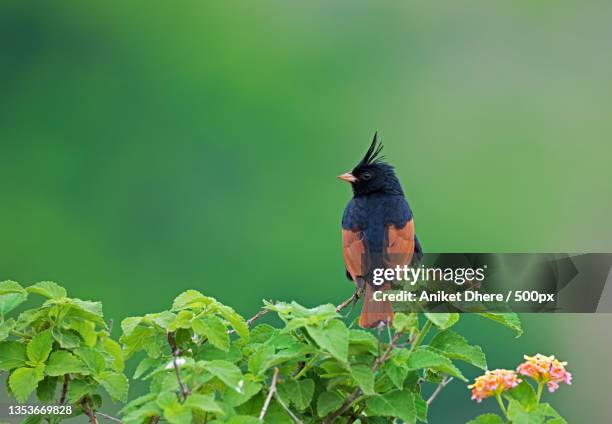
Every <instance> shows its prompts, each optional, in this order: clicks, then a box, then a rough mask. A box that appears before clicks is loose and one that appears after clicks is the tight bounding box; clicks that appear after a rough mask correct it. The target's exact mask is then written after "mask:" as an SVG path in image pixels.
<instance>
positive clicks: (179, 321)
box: [168, 310, 193, 331]
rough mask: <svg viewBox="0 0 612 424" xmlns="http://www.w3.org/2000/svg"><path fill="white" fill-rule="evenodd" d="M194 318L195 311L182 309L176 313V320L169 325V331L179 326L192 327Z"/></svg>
mask: <svg viewBox="0 0 612 424" xmlns="http://www.w3.org/2000/svg"><path fill="white" fill-rule="evenodd" d="M192 319H193V312H191V311H186V310H185V311H180V312H179V313H178V314H176V317H175V318H174V321H172V322H171V323H170V325H168V331H176V330H178V329H179V328H191V324H192V322H191V320H192Z"/></svg>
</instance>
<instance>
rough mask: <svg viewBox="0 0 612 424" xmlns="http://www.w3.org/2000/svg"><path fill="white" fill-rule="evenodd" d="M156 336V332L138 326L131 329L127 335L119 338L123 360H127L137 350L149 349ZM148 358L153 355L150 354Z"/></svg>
mask: <svg viewBox="0 0 612 424" xmlns="http://www.w3.org/2000/svg"><path fill="white" fill-rule="evenodd" d="M156 335H157V331H156V330H155V329H153V328H150V327H143V326H138V327H135V328H133V329H132V331H131V332H130V333H129V335H126V334H124V335H123V336H121V338H120V339H119V340H120V341H121V343H123V358H124V359H128V358H129V357H130V356H132V355H133V354H134V353H135V352H138V351H139V350H142V349H149V348H150V347H151V344H152V342H154V340H155V337H156ZM147 353H148V352H147ZM149 356H155V355H151V354H150V355H149Z"/></svg>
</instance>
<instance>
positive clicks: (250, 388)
mask: <svg viewBox="0 0 612 424" xmlns="http://www.w3.org/2000/svg"><path fill="white" fill-rule="evenodd" d="M262 387H263V386H262V385H261V384H259V383H256V382H254V381H251V380H246V379H245V382H244V385H243V386H242V387H241V388H240V391H237V390H234V389H233V388H228V389H227V390H226V391H225V393H224V394H223V401H224V403H226V404H228V405H229V406H232V407H236V406H239V405H242V404H243V403H245V402H246V401H248V400H249V399H251V398H252V397H253V396H255V395H256V394H257V393H259V392H260V390H261V388H262ZM279 387H280V385H279Z"/></svg>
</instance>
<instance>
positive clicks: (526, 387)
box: [504, 381, 538, 410]
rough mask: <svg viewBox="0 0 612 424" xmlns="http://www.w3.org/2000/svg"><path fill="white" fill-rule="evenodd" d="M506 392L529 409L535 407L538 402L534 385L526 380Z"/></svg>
mask: <svg viewBox="0 0 612 424" xmlns="http://www.w3.org/2000/svg"><path fill="white" fill-rule="evenodd" d="M504 394H505V396H506V397H507V398H509V399H515V400H517V401H518V402H519V403H520V404H521V405H522V406H523V407H524V408H526V409H527V410H529V409H531V408H533V407H534V406H535V405H537V403H538V399H537V397H536V393H535V391H534V390H533V386H532V385H531V384H529V383H527V382H526V381H523V382H521V383H520V384H519V385H518V386H516V387H515V388H514V389H512V390H508V391H506V392H505V393H504Z"/></svg>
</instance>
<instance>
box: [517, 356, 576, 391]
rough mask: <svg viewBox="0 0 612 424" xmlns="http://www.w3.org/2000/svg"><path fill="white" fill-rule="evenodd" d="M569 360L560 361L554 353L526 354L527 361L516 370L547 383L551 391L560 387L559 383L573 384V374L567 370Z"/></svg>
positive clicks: (539, 381)
mask: <svg viewBox="0 0 612 424" xmlns="http://www.w3.org/2000/svg"><path fill="white" fill-rule="evenodd" d="M566 365H567V362H560V361H559V360H557V358H555V356H554V355H550V356H545V355H541V354H539V353H538V354H537V355H535V356H527V355H525V362H523V363H522V364H520V365H519V366H518V367H517V369H516V371H517V372H518V373H519V374H521V375H525V376H527V377H531V378H533V379H534V380H535V381H537V382H538V383H545V384H546V386H547V387H548V391H549V392H551V393H552V392H554V391H555V390H557V389H558V388H559V383H565V384H572V374H571V373H569V372H567V371H566V369H565V366H566Z"/></svg>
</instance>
